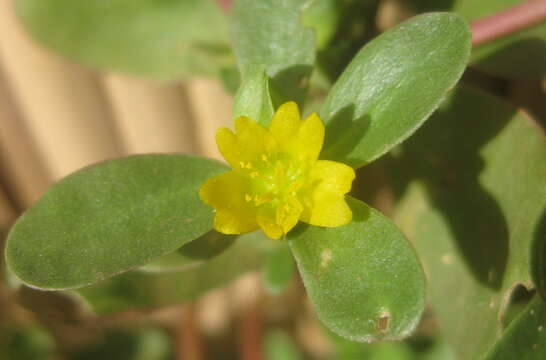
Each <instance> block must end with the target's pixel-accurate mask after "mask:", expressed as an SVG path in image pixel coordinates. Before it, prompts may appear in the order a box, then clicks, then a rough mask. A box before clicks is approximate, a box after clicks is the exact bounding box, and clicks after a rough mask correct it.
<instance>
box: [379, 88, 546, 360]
mask: <svg viewBox="0 0 546 360" xmlns="http://www.w3.org/2000/svg"><path fill="white" fill-rule="evenodd" d="M389 164H390V167H391V168H392V172H391V178H392V179H395V180H396V181H398V182H399V183H398V184H396V186H397V193H398V195H399V196H401V200H400V203H399V204H398V206H397V210H396V214H397V215H396V219H397V223H398V224H399V225H400V226H401V228H402V229H404V231H405V233H407V234H408V235H409V236H410V238H411V239H412V240H413V241H414V243H415V246H416V248H417V250H418V253H419V255H420V256H421V259H422V260H423V262H424V268H425V271H426V273H427V275H428V279H429V288H430V291H429V294H430V300H431V301H432V304H433V306H434V310H435V313H436V314H437V316H438V322H439V325H440V326H441V328H442V332H443V333H444V334H445V336H446V339H447V340H448V341H449V342H450V343H451V344H452V345H453V347H454V349H455V350H456V352H457V355H458V358H461V359H482V358H483V357H484V356H485V354H486V353H487V352H488V351H490V348H491V347H492V346H494V345H495V342H496V341H497V340H498V339H499V336H500V335H501V334H502V333H503V330H504V328H505V326H506V325H507V323H508V321H509V318H508V316H507V310H508V309H509V307H510V305H511V300H512V297H513V295H514V294H515V293H516V292H517V291H518V288H521V287H525V288H527V289H531V288H532V287H533V284H532V281H531V276H530V273H529V269H530V257H531V248H532V247H531V246H532V243H533V241H534V235H535V229H536V226H537V224H538V223H539V219H540V217H541V215H542V213H543V208H544V201H543V200H544V199H546V146H545V139H544V135H543V133H542V131H541V129H540V128H539V127H538V125H537V124H536V123H534V122H533V120H532V119H530V118H529V117H528V116H527V115H526V114H524V113H522V112H518V111H517V110H516V109H515V108H514V107H512V106H511V105H509V104H507V103H505V102H502V101H500V100H498V99H496V98H493V97H491V96H487V95H485V94H483V93H480V92H477V91H472V90H468V89H460V90H458V91H457V92H455V93H454V94H453V95H452V96H451V97H450V98H449V100H448V101H446V102H445V103H444V104H443V105H442V107H441V108H440V109H439V111H438V112H437V113H436V114H435V115H434V116H433V118H431V120H430V121H429V122H427V124H426V126H424V127H423V128H422V129H421V130H420V131H419V132H418V133H417V134H416V135H415V136H413V137H412V138H411V139H410V140H409V141H408V142H406V143H405V144H404V145H403V146H402V147H401V149H400V150H399V151H398V152H397V155H396V157H395V158H394V159H393V160H392V161H390V162H389ZM533 256H534V255H533Z"/></svg>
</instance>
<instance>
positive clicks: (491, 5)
mask: <svg viewBox="0 0 546 360" xmlns="http://www.w3.org/2000/svg"><path fill="white" fill-rule="evenodd" d="M414 1H416V3H417V9H418V10H419V11H437V10H451V11H455V12H457V13H459V14H461V15H462V16H464V18H465V19H466V20H468V21H469V22H470V21H474V20H478V19H480V18H483V17H486V16H489V15H492V14H495V13H497V12H499V11H503V10H506V9H509V8H511V7H513V6H516V5H519V4H521V2H522V1H521V0H480V1H474V0H456V1H452V0H450V1H445V0H444V1H438V0H414ZM471 63H472V64H473V65H474V66H475V67H476V68H478V69H480V70H483V71H485V72H487V73H490V74H492V75H496V76H503V77H530V76H543V75H545V74H546V23H544V22H543V23H539V24H537V25H535V26H532V27H530V28H527V29H523V30H521V31H518V32H515V33H513V34H510V35H507V36H503V37H500V38H499V39H496V40H494V41H492V42H489V43H486V44H483V45H480V46H477V47H476V48H475V49H473V50H472V57H471Z"/></svg>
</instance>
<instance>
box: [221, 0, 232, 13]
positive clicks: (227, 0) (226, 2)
mask: <svg viewBox="0 0 546 360" xmlns="http://www.w3.org/2000/svg"><path fill="white" fill-rule="evenodd" d="M231 3H232V0H218V5H220V7H221V8H222V10H224V11H225V12H229V8H230V7H231Z"/></svg>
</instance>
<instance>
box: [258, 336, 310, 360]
mask: <svg viewBox="0 0 546 360" xmlns="http://www.w3.org/2000/svg"><path fill="white" fill-rule="evenodd" d="M265 359H266V360H301V359H303V356H302V354H301V353H300V351H298V349H297V348H296V345H295V344H294V342H293V341H292V339H291V338H290V336H288V335H287V334H286V333H284V332H282V331H281V330H272V331H269V332H268V333H267V335H266V337H265Z"/></svg>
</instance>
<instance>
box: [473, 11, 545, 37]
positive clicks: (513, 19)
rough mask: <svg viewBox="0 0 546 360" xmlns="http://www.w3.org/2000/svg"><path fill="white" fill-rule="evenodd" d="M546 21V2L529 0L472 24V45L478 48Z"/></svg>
mask: <svg viewBox="0 0 546 360" xmlns="http://www.w3.org/2000/svg"><path fill="white" fill-rule="evenodd" d="M545 19H546V0H531V1H527V2H525V3H522V4H520V5H516V6H514V7H512V8H510V9H507V10H504V11H501V12H498V13H496V14H493V15H491V16H488V17H485V18H483V19H479V20H476V21H474V22H472V24H471V28H472V45H473V46H478V45H481V44H484V43H487V42H490V41H493V40H495V39H498V38H500V37H502V36H505V35H508V34H511V33H514V32H516V31H519V30H522V29H525V28H528V27H531V26H533V25H536V24H538V23H539V22H541V21H543V20H545Z"/></svg>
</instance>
